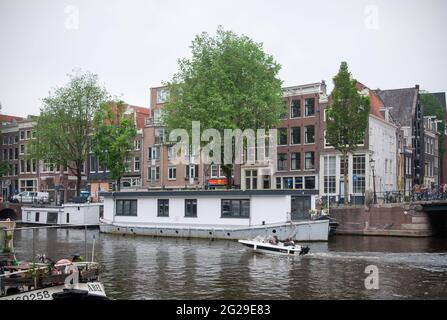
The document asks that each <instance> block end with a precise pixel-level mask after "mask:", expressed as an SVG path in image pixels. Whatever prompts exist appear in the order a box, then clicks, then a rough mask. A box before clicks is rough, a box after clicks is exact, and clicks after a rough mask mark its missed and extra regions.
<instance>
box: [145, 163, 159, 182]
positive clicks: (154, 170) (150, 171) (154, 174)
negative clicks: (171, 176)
mask: <svg viewBox="0 0 447 320" xmlns="http://www.w3.org/2000/svg"><path fill="white" fill-rule="evenodd" d="M147 179H148V180H149V181H158V180H160V167H159V166H152V167H148V168H147Z"/></svg>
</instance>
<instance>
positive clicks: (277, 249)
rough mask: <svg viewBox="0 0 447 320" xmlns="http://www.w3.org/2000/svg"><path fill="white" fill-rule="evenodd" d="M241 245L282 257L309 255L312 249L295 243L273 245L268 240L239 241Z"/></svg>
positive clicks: (279, 242) (287, 242)
mask: <svg viewBox="0 0 447 320" xmlns="http://www.w3.org/2000/svg"><path fill="white" fill-rule="evenodd" d="M238 241H239V243H241V244H243V245H244V246H246V247H249V248H250V249H252V250H253V251H254V252H259V253H273V254H282V255H297V256H302V255H305V254H308V253H309V251H310V249H309V247H308V246H306V247H303V246H300V245H297V244H295V243H294V242H293V241H286V242H281V241H278V242H277V243H276V244H275V243H271V242H270V241H268V240H266V239H260V238H255V239H253V240H238Z"/></svg>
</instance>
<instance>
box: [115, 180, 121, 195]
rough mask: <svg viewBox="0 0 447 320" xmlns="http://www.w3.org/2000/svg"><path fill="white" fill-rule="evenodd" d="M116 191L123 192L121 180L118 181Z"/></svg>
mask: <svg viewBox="0 0 447 320" xmlns="http://www.w3.org/2000/svg"><path fill="white" fill-rule="evenodd" d="M116 191H118V192H119V191H121V178H119V179H117V180H116Z"/></svg>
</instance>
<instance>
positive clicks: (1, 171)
mask: <svg viewBox="0 0 447 320" xmlns="http://www.w3.org/2000/svg"><path fill="white" fill-rule="evenodd" d="M9 169H10V167H9V164H8V162H6V161H0V178H1V177H3V176H4V175H6V174H7V173H8V171H9Z"/></svg>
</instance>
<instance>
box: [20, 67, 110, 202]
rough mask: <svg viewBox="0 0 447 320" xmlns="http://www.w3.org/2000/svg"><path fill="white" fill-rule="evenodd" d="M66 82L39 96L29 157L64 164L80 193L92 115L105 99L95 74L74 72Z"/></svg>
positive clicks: (77, 191)
mask: <svg viewBox="0 0 447 320" xmlns="http://www.w3.org/2000/svg"><path fill="white" fill-rule="evenodd" d="M69 79H70V80H69V82H68V84H66V85H65V86H63V87H59V88H56V89H55V90H54V91H53V92H50V94H49V96H48V97H47V98H45V99H43V105H44V106H43V108H42V109H41V114H40V116H39V118H38V119H37V124H36V126H35V132H36V138H35V139H32V140H30V141H31V142H30V143H29V146H28V150H29V155H28V158H30V159H37V160H42V161H44V162H47V163H52V164H54V165H55V166H57V167H60V166H64V167H67V168H68V169H70V170H71V172H72V173H73V174H74V175H75V176H76V177H77V182H76V194H77V196H79V195H80V191H81V182H82V172H83V169H84V163H85V162H86V160H87V157H88V154H89V152H90V143H91V141H90V137H91V134H92V129H93V116H94V114H95V113H96V111H97V110H98V109H99V106H100V104H101V103H102V102H103V101H106V100H107V97H108V94H107V91H106V89H105V88H103V87H102V86H101V85H99V84H98V77H97V75H94V74H91V73H89V72H86V73H81V72H75V73H73V74H71V75H69Z"/></svg>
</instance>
